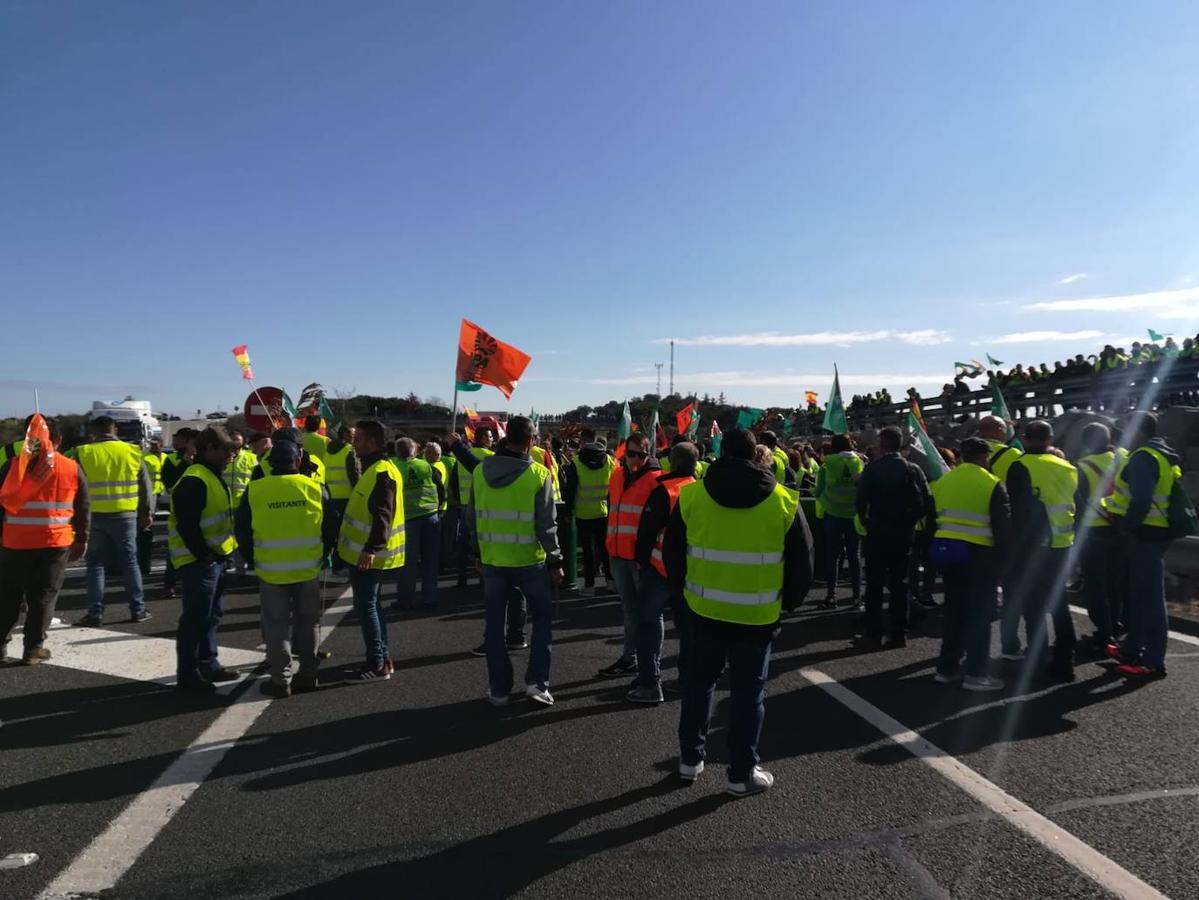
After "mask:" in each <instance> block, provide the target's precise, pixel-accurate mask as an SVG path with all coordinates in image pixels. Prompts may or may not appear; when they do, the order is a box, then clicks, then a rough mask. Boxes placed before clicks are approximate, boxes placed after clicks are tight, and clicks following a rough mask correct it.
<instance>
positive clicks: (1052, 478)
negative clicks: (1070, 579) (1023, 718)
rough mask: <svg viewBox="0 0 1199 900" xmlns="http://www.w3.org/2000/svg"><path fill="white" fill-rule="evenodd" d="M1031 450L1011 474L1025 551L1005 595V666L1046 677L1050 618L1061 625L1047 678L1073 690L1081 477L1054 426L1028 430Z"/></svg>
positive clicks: (1020, 549)
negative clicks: (1069, 596) (1059, 448)
mask: <svg viewBox="0 0 1199 900" xmlns="http://www.w3.org/2000/svg"><path fill="white" fill-rule="evenodd" d="M1024 450H1025V452H1024V455H1023V456H1021V457H1020V458H1019V459H1017V460H1016V461H1015V462H1013V463H1012V465H1011V466H1010V468H1009V469H1008V473H1007V490H1008V494H1009V495H1010V497H1011V501H1012V521H1013V523H1014V528H1015V532H1016V535H1017V538H1016V541H1017V550H1016V555H1015V558H1014V559H1013V560H1011V563H1010V565H1009V569H1010V570H1012V571H1013V572H1014V574H1013V575H1012V576H1011V577H1010V578H1009V579H1008V580H1007V583H1006V586H1005V593H1004V615H1003V618H1002V620H1001V628H1000V633H1001V635H1002V645H1003V658H1004V659H1006V660H1011V661H1019V660H1021V659H1022V658H1023V659H1024V660H1025V662H1026V665H1027V666H1028V667H1029V671H1031V672H1034V673H1038V671H1039V669H1040V668H1041V664H1042V662H1043V661H1044V660H1045V658H1046V657H1047V656H1048V644H1049V638H1048V627H1047V623H1046V617H1047V616H1048V617H1049V618H1051V619H1052V620H1053V655H1052V658H1051V659H1050V660H1049V663H1048V666H1047V667H1046V670H1045V675H1046V676H1047V677H1048V678H1049V679H1050V680H1052V681H1062V682H1069V681H1073V680H1074V645H1075V643H1076V638H1075V633H1074V619H1073V618H1072V616H1071V614H1070V608H1069V606H1067V605H1066V578H1067V575H1068V571H1067V569H1068V566H1069V562H1070V559H1071V557H1072V556H1073V554H1072V553H1071V551H1070V548H1071V547H1072V546H1073V544H1074V520H1075V509H1076V496H1075V495H1076V493H1077V491H1078V470H1077V469H1075V468H1074V466H1072V465H1071V464H1070V463H1068V462H1066V460H1065V459H1064V458H1063V457H1061V456H1059V455H1058V454H1057V453H1055V452H1053V451H1054V447H1053V426H1052V425H1050V424H1049V423H1048V422H1045V421H1043V420H1039V419H1038V420H1036V421H1033V422H1029V423H1028V425H1026V426H1025V428H1024ZM1009 606H1010V610H1009ZM1017 615H1019V616H1020V617H1022V618H1023V619H1024V630H1025V632H1026V634H1025V636H1026V638H1027V640H1028V650H1027V653H1026V654H1023V656H1022V654H1021V652H1020V639H1019V632H1018V627H1019V619H1018V618H1017Z"/></svg>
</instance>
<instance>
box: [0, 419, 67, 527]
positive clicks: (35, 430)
mask: <svg viewBox="0 0 1199 900" xmlns="http://www.w3.org/2000/svg"><path fill="white" fill-rule="evenodd" d="M53 468H54V445H53V444H52V443H50V426H49V425H47V424H46V420H45V419H44V418H43V417H42V414H41V413H35V414H34V416H33V418H32V419H30V420H29V427H28V428H26V429H25V446H24V447H22V448H21V453H20V455H19V456H17V457H16V458H15V459H14V460H13V461H12V463H10V464H9V467H8V477H7V478H5V479H4V484H3V485H2V486H0V505H2V506H3V507H4V508H5V509H6V510H7V511H8V512H10V513H14V512H16V511H17V510H18V509H20V508H21V506H22V504H23V503H24V502H25V501H26V500H28V499H29V498H30V497H32V496H33V495H34V494H35V493H36V492H37V489H38V486H39V485H40V484H41V482H42V481H43V480H45V478H46V476H47V475H49V474H50V472H51V470H52V469H53Z"/></svg>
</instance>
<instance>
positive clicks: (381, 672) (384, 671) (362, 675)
mask: <svg viewBox="0 0 1199 900" xmlns="http://www.w3.org/2000/svg"><path fill="white" fill-rule="evenodd" d="M390 678H391V672H390V671H389V670H388V668H387V664H386V663H384V664H383V665H381V666H379V668H377V669H372V668H371V667H370V666H364V667H363V668H362V669H361V670H360V671H359V672H358V674H357V675H355V676H354V679H353V680H354V683H355V684H375V683H377V682H381V681H387V680H389V679H390Z"/></svg>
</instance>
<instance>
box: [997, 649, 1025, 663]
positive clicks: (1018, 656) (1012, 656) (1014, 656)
mask: <svg viewBox="0 0 1199 900" xmlns="http://www.w3.org/2000/svg"><path fill="white" fill-rule="evenodd" d="M999 658H1000V659H1006V660H1008V662H1020V660H1022V659H1024V651H1023V650H1017V651H1016V652H1015V653H1000V654H999Z"/></svg>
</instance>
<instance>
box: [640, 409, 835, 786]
mask: <svg viewBox="0 0 1199 900" xmlns="http://www.w3.org/2000/svg"><path fill="white" fill-rule="evenodd" d="M756 444H757V441H756V440H755V438H754V436H753V434H752V432H749V431H746V430H745V429H741V428H735V429H733V430H732V431H730V432H728V433H727V434H725V435H724V440H723V442H722V445H721V456H720V459H718V460H717V461H716V462H714V463H713V464H712V466H711V468H709V469H708V471H707V472H706V473H705V475H704V479H703V481H697V482H695V483H694V484H690V485H687V486H686V487H684V488H683V489H682V490H681V491H680V492H679V502H678V506H676V507H675V511H674V513H673V514H672V515H671V518H670V522H669V524H668V525H667V526H666V536H665V538H664V541H663V557H664V561H665V564H666V566H665V568H666V574H667V577H668V579H669V580H670V582H671V584H672V585H673V587H674V588H675V589H676V590H679V591H681V592H682V593H683V596H684V598H685V599H686V601H687V606H688V609H690V611H691V613H692V615H693V631H692V638H693V640H692V646H691V672H690V674H689V676H688V680H687V683H686V684H685V685H684V686H683V704H682V711H681V713H680V718H679V767H678V773H679V777H680V778H682V779H683V780H684V781H694V780H695V779H696V778H697V777H698V776H699V775H700V773H702V772H703V770H704V758H705V755H706V750H705V743H706V738H707V734H708V724H709V722H710V720H711V715H712V695H713V693H714V691H715V689H716V682H717V681H718V680H719V679H720V676H721V674H722V673H723V672H724V670H725V667H726V664H727V667H728V671H729V688H730V694H731V696H730V708H729V728H728V742H729V753H728V760H729V768H728V788H727V790H728V793H729V794H731V795H732V796H734V797H746V796H749V795H751V794H758V793H761V792H762V791H765V790H768V789H769V788H770V787H771V785H772V784H774V777H773V776H772V775H771V774H770V773H769V772H767V771H765V770H764V769H762V768H761V767H760V766H758V762H759V757H758V749H757V748H758V737H759V735H760V734H761V731H762V722H763V720H764V719H765V715H766V708H765V698H766V678H767V674H768V671H769V666H770V647H771V643H772V641H773V640H774V636H775V634H776V633H777V631H778V627H779V624H778V623H779V613H780V610H781V609H788V610H791V609H794V608H795V607H796V606H798V605H799V604H800V603H802V602H803V599H804V595H805V594H806V593H807V590H808V586H809V584H810V583H811V578H812V537H811V534H809V532H808V526H807V522H806V520H805V519H804V516H803V512H802V511H801V510H800V507H799V495H798V494H796V493H795V492H794V491H789V490H787V489H786V488H785V487H783V486H782V485H780V484H778V482H776V481H775V478H774V475H773V474H772V473H771V472H767V471H763V470H762V469H761V468H759V467H758V466H755V465H754V463H753V458H754V451H755V447H756Z"/></svg>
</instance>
